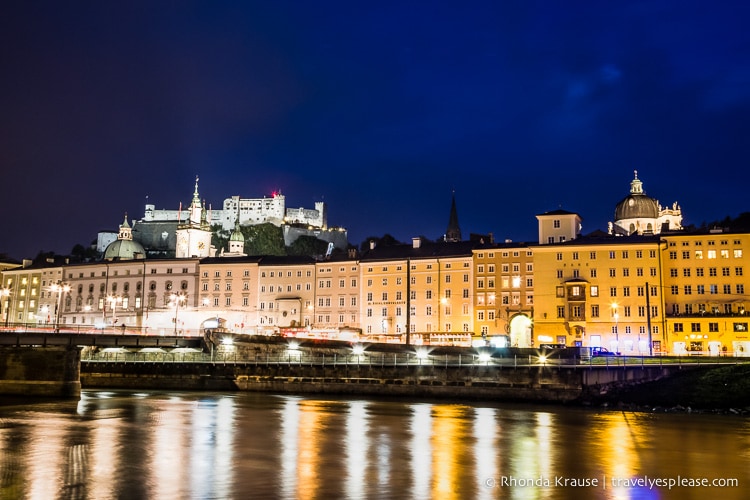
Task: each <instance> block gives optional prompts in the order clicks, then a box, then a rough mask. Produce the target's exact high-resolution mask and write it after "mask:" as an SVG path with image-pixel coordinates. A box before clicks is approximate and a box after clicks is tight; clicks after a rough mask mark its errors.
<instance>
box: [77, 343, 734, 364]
mask: <svg viewBox="0 0 750 500" xmlns="http://www.w3.org/2000/svg"><path fill="white" fill-rule="evenodd" d="M81 361H83V362H92V363H112V362H114V363H214V364H238V365H240V364H241V365H282V364H283V365H308V366H322V367H325V366H340V365H358V366H367V365H371V366H404V365H409V366H446V367H447V366H469V365H472V366H495V367H499V368H501V369H502V368H504V367H520V366H523V367H530V366H536V367H539V366H543V367H549V368H562V367H566V366H567V367H576V368H585V367H590V368H594V367H601V368H618V367H623V368H624V367H634V366H639V365H640V366H654V365H674V364H718V363H741V362H746V361H745V360H743V359H742V358H728V357H724V358H707V357H702V358H696V357H690V358H684V357H663V356H660V357H646V356H618V357H611V358H591V359H587V360H582V359H580V358H569V359H554V360H546V359H541V358H539V357H537V356H531V355H530V356H512V357H504V358H492V357H491V358H487V357H486V356H482V355H470V354H458V355H455V354H451V355H448V354H446V355H436V356H432V355H428V356H423V355H420V354H418V353H413V352H399V353H377V352H375V353H367V354H335V353H334V354H309V353H304V352H300V351H289V352H286V353H283V354H281V353H274V354H250V355H248V354H244V353H238V352H213V353H206V352H201V351H197V350H196V349H181V348H178V349H172V350H164V349H152V348H145V349H142V350H140V351H138V352H133V351H132V350H128V349H124V348H115V349H103V350H101V351H97V352H94V351H92V350H84V352H83V353H82V355H81Z"/></svg>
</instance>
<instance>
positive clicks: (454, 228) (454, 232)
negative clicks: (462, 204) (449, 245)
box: [445, 190, 461, 242]
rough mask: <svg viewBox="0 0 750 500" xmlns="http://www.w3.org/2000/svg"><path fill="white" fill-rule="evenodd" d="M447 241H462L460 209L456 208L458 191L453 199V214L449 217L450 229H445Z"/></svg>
mask: <svg viewBox="0 0 750 500" xmlns="http://www.w3.org/2000/svg"><path fill="white" fill-rule="evenodd" d="M445 241H451V242H456V241H461V228H460V227H459V226H458V211H457V210H456V191H455V190H454V191H453V196H452V200H451V214H450V217H449V218H448V229H446V231H445Z"/></svg>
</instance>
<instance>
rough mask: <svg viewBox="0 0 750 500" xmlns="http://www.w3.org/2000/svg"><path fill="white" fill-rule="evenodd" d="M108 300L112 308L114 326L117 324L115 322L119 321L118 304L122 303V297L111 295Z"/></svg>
mask: <svg viewBox="0 0 750 500" xmlns="http://www.w3.org/2000/svg"><path fill="white" fill-rule="evenodd" d="M107 302H109V307H111V308H112V326H115V323H117V304H122V297H120V296H119V295H109V296H108V297H107Z"/></svg>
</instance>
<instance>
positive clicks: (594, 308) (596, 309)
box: [591, 305, 599, 318]
mask: <svg viewBox="0 0 750 500" xmlns="http://www.w3.org/2000/svg"><path fill="white" fill-rule="evenodd" d="M591 317H592V318H598V317H599V306H598V305H592V306H591Z"/></svg>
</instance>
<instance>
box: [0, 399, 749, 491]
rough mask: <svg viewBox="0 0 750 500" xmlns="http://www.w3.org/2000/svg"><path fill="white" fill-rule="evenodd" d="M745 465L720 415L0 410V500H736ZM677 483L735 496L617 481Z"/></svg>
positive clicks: (88, 404) (497, 409)
mask: <svg viewBox="0 0 750 500" xmlns="http://www.w3.org/2000/svg"><path fill="white" fill-rule="evenodd" d="M749 465H750V424H749V423H748V420H747V419H742V418H738V417H730V416H712V415H665V414H661V415H656V414H644V413H623V412H597V411H593V410H579V409H568V408H551V407H521V406H514V405H488V404H484V405H480V404H450V403H444V402H433V403H427V402H421V403H408V402H400V401H378V400H363V399H344V398H341V399H333V398H327V399H316V398H312V397H300V396H277V395H264V394H215V395H206V394H195V393H159V392H154V393H127V392H93V391H87V392H85V393H84V395H83V398H82V399H81V401H80V403H79V404H78V405H77V406H74V407H72V408H71V407H70V405H69V404H67V403H60V402H53V403H34V402H31V403H26V404H21V405H18V404H17V405H6V406H0V498H30V499H48V498H82V499H84V498H92V499H93V498H96V499H99V498H105V499H106V498H238V497H245V496H254V497H264V498H299V499H308V498H309V499H313V498H329V497H330V498H343V497H345V498H402V497H408V498H441V499H442V498H481V499H491V498H582V497H596V498H705V497H707V496H721V497H722V498H745V497H747V493H748V488H750V472H748V471H749V470H750V467H748V466H749ZM678 476H681V477H683V478H686V477H687V478H708V479H716V478H719V479H721V478H730V479H731V478H734V479H736V480H737V481H738V482H739V487H726V488H721V489H718V488H717V489H713V488H685V487H680V488H674V489H671V490H670V489H668V488H664V487H656V488H654V487H649V486H643V485H640V486H638V485H634V484H632V483H628V482H627V481H630V480H633V479H637V478H644V477H650V478H652V479H653V478H677V477H678ZM560 479H564V480H573V481H580V482H583V481H584V480H587V481H592V480H594V479H595V480H597V481H598V484H597V485H595V486H592V485H591V484H588V485H583V486H582V485H581V483H580V482H579V483H578V484H576V485H574V486H570V485H569V486H567V487H564V486H561V485H560V484H558V481H559V480H560ZM618 479H619V480H621V481H620V482H619V483H618V482H617V480H618ZM622 480H625V482H623V481H622ZM545 482H546V483H545Z"/></svg>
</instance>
